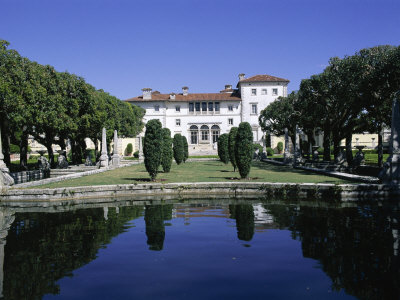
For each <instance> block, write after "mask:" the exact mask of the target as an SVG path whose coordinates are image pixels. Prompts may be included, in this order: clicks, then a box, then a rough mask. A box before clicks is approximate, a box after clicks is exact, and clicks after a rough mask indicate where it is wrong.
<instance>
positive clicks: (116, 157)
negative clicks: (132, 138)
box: [112, 130, 121, 167]
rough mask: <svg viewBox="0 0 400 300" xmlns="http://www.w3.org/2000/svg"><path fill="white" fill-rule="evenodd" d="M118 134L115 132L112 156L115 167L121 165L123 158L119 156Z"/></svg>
mask: <svg viewBox="0 0 400 300" xmlns="http://www.w3.org/2000/svg"><path fill="white" fill-rule="evenodd" d="M118 142H119V141H118V133H117V131H116V130H114V153H113V156H112V165H113V166H114V167H116V166H119V163H120V161H121V157H120V156H119V154H118Z"/></svg>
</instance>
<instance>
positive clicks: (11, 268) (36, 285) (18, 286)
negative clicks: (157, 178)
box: [3, 206, 143, 299]
mask: <svg viewBox="0 0 400 300" xmlns="http://www.w3.org/2000/svg"><path fill="white" fill-rule="evenodd" d="M142 210H143V207H140V206H133V207H123V208H122V209H121V211H120V213H119V215H118V217H117V215H116V213H115V210H110V211H109V212H108V219H107V220H105V219H104V211H103V209H100V208H99V209H86V210H78V211H72V212H65V213H48V214H45V213H18V214H16V218H15V221H14V223H13V224H12V227H11V228H10V230H9V232H8V237H7V245H6V259H5V263H4V273H5V275H6V276H5V277H4V291H3V294H4V298H5V299H41V298H42V297H43V295H45V294H58V293H59V286H58V285H57V283H56V282H57V280H59V279H61V278H63V277H65V276H72V271H74V270H75V269H77V268H80V267H81V266H83V265H85V264H87V263H89V262H90V261H92V260H93V259H95V258H96V255H97V251H98V250H99V249H100V248H101V247H104V246H105V245H106V244H108V243H110V241H111V238H112V237H114V236H117V235H118V234H120V233H122V232H124V231H126V230H127V228H128V227H127V226H126V223H127V222H128V221H130V220H132V219H135V218H137V217H139V216H140V214H141V212H142Z"/></svg>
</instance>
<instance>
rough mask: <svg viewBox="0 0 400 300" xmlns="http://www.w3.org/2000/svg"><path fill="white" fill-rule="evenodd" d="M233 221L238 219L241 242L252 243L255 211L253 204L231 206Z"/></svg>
mask: <svg viewBox="0 0 400 300" xmlns="http://www.w3.org/2000/svg"><path fill="white" fill-rule="evenodd" d="M229 213H230V214H231V218H232V219H236V228H237V236H238V239H239V240H242V241H251V239H252V238H253V235H254V210H253V206H252V205H251V204H238V205H229Z"/></svg>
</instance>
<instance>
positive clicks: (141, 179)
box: [34, 161, 349, 188]
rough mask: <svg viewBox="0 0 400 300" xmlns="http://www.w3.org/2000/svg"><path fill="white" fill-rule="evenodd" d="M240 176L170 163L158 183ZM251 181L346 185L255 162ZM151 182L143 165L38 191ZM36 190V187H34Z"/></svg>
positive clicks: (211, 164) (216, 167)
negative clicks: (169, 167)
mask: <svg viewBox="0 0 400 300" xmlns="http://www.w3.org/2000/svg"><path fill="white" fill-rule="evenodd" d="M238 177H239V173H238V172H235V173H234V172H233V168H232V166H231V165H230V164H228V165H224V164H223V163H222V162H219V161H205V162H187V163H184V164H181V165H179V166H178V165H176V164H173V165H172V168H171V172H170V173H165V174H164V173H162V172H160V173H159V174H158V176H157V182H162V183H171V182H217V181H228V182H238V181H244V180H239V179H238ZM250 177H251V180H250V181H255V182H291V183H302V182H310V183H338V184H339V183H349V182H348V181H345V180H341V179H338V178H333V177H328V176H323V175H318V174H314V173H310V172H306V171H302V170H294V169H291V168H290V167H286V166H275V165H270V164H266V163H262V162H254V163H253V167H252V169H251V172H250ZM135 182H137V183H147V182H150V180H149V175H148V174H147V172H146V170H145V167H144V164H140V165H134V166H130V167H125V168H119V169H115V170H112V171H107V172H104V173H99V174H95V175H90V176H85V177H82V178H77V179H71V180H65V181H61V182H56V183H51V184H46V185H42V186H40V187H41V188H56V187H72V186H92V185H107V184H129V183H135ZM34 188H36V187H34Z"/></svg>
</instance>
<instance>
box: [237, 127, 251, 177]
mask: <svg viewBox="0 0 400 300" xmlns="http://www.w3.org/2000/svg"><path fill="white" fill-rule="evenodd" d="M235 158H236V163H237V167H238V169H239V174H240V177H241V178H247V177H248V175H249V173H250V168H251V161H252V158H253V132H252V131H251V126H250V124H249V123H247V122H242V123H240V124H239V128H238V132H237V135H236V147H235Z"/></svg>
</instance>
